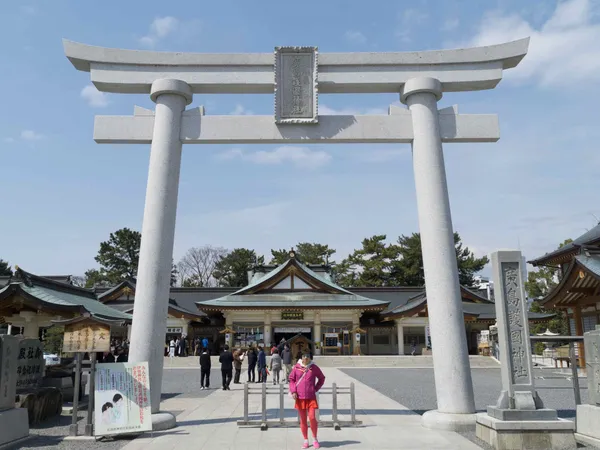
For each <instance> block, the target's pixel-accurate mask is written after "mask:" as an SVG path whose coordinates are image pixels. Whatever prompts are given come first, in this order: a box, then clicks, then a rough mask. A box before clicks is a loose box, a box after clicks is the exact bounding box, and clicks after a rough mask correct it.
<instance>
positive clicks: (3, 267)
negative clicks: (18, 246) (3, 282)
mask: <svg viewBox="0 0 600 450" xmlns="http://www.w3.org/2000/svg"><path fill="white" fill-rule="evenodd" d="M12 274H13V272H12V269H11V268H10V265H9V264H8V261H4V260H3V259H0V276H11V275H12Z"/></svg>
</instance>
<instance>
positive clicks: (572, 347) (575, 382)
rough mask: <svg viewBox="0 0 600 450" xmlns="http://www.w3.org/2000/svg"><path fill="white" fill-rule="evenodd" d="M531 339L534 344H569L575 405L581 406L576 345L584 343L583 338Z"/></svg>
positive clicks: (530, 337)
mask: <svg viewBox="0 0 600 450" xmlns="http://www.w3.org/2000/svg"><path fill="white" fill-rule="evenodd" d="M529 339H530V340H531V341H534V342H567V343H568V344H569V361H568V362H569V364H568V365H569V366H571V381H572V382H573V396H574V397H575V405H581V388H580V386H579V373H578V372H577V356H576V355H575V343H576V342H582V341H583V336H529ZM561 367H562V363H561Z"/></svg>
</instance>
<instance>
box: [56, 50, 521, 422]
mask: <svg viewBox="0 0 600 450" xmlns="http://www.w3.org/2000/svg"><path fill="white" fill-rule="evenodd" d="M528 46H529V38H527V39H522V40H518V41H513V42H509V43H505V44H500V45H495V46H489V47H477V48H467V49H457V50H441V51H438V50H436V51H426V52H408V53H325V54H318V52H317V49H316V48H315V47H277V48H276V49H275V54H273V53H259V54H197V53H167V52H152V51H133V50H120V49H110V48H102V47H92V46H88V45H84V44H79V43H75V42H71V41H67V40H65V41H64V49H65V53H66V56H67V57H68V58H69V60H70V61H71V62H72V63H73V65H74V66H75V68H76V69H78V70H82V71H85V72H90V75H91V80H92V82H93V83H94V85H95V86H96V88H98V90H100V91H104V92H115V93H124V94H148V93H149V94H150V97H151V99H152V100H153V101H154V102H155V103H156V109H155V111H150V110H147V109H144V108H139V107H135V109H134V115H133V116H130V117H124V116H97V117H96V119H95V125H94V140H95V141H96V142H98V143H129V144H148V143H150V144H151V150H150V167H149V171H148V185H147V189H146V205H145V209H144V221H143V226H142V244H141V250H140V261H139V269H138V278H137V289H136V296H135V308H134V313H133V326H132V332H131V349H130V356H129V357H130V360H131V361H148V362H149V368H150V382H151V385H152V391H151V397H152V412H153V417H152V420H153V425H154V429H155V430H157V429H166V428H170V427H173V426H174V425H175V418H174V417H173V416H172V415H170V414H169V413H159V406H160V394H161V389H160V387H161V382H162V370H163V344H164V342H163V340H164V330H165V327H166V317H167V307H168V305H167V302H168V298H169V282H170V275H171V261H172V256H173V241H174V235H175V216H176V209H177V193H178V188H179V172H180V165H181V149H182V144H232V143H235V144H262V143H264V144H272V143H280V142H285V143H288V144H290V143H302V144H308V143H320V144H325V143H331V144H337V143H378V142H382V143H410V144H412V153H413V167H414V176H415V184H416V193H417V207H418V215H419V229H420V233H421V245H422V252H423V265H424V271H425V281H426V291H427V302H428V311H429V322H430V333H431V339H432V343H433V348H432V351H433V362H434V368H435V388H436V395H437V404H438V409H437V410H436V411H429V412H428V413H426V414H424V415H423V424H424V425H425V426H428V427H432V428H442V429H449V430H457V429H460V428H464V427H465V426H474V424H475V415H474V413H475V404H474V398H473V384H472V380H471V372H470V366H469V357H468V353H467V344H466V335H465V329H464V322H463V311H462V303H461V297H460V287H459V281H458V268H457V263H456V255H455V250H454V237H453V228H452V219H451V214H450V203H449V199H448V188H447V182H446V171H445V167H444V156H443V151H442V142H495V141H497V140H498V139H499V137H500V136H499V128H498V119H497V117H496V115H461V114H458V110H457V108H456V107H453V108H446V109H442V110H439V111H438V109H437V102H438V101H439V100H440V99H441V97H442V93H443V92H457V91H475V90H483V89H493V88H494V87H495V86H496V85H497V84H498V83H499V82H500V80H501V79H502V72H503V70H504V69H510V68H513V67H515V66H516V65H517V64H518V63H519V62H520V61H521V60H522V59H523V57H524V56H525V55H526V53H527V49H528ZM319 92H320V93H327V94H329V93H354V94H360V93H386V92H390V93H397V94H399V95H400V100H401V101H402V103H404V104H406V105H407V106H408V109H404V108H399V107H394V106H391V107H390V109H389V114H388V115H387V116H386V115H358V116H319V115H318V93H319ZM195 93H197V94H224V93H228V94H237V93H244V94H272V93H275V117H273V116H209V115H205V114H204V108H202V107H200V108H195V109H191V110H187V111H186V110H185V107H186V105H189V104H190V103H191V102H192V97H193V95H194V94H195Z"/></svg>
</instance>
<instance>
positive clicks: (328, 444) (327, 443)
mask: <svg viewBox="0 0 600 450" xmlns="http://www.w3.org/2000/svg"><path fill="white" fill-rule="evenodd" d="M319 443H320V444H321V448H335V447H344V446H346V445H352V444H360V443H361V442H360V441H325V442H319Z"/></svg>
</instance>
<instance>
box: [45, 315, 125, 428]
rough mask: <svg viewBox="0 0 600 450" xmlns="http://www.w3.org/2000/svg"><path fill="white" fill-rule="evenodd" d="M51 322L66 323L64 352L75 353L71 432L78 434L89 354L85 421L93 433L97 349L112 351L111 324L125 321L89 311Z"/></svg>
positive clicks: (120, 324) (117, 324) (119, 323)
mask: <svg viewBox="0 0 600 450" xmlns="http://www.w3.org/2000/svg"><path fill="white" fill-rule="evenodd" d="M52 323H54V324H56V325H62V326H64V327H65V333H64V336H63V347H62V351H63V352H64V353H75V385H74V386H73V416H72V420H71V425H70V427H69V435H70V436H77V434H78V428H79V427H78V424H77V415H78V412H79V395H80V393H79V391H80V387H81V360H82V358H83V354H84V353H89V355H90V361H91V366H90V375H89V382H90V395H89V401H88V411H87V418H86V425H85V435H86V436H93V435H94V424H93V419H92V417H93V414H94V377H95V371H96V353H97V352H108V351H110V327H111V325H116V326H122V325H123V321H119V320H107V319H100V318H97V317H93V316H91V315H90V314H89V313H86V314H84V315H83V316H81V317H77V318H75V319H69V320H53V321H52Z"/></svg>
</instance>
